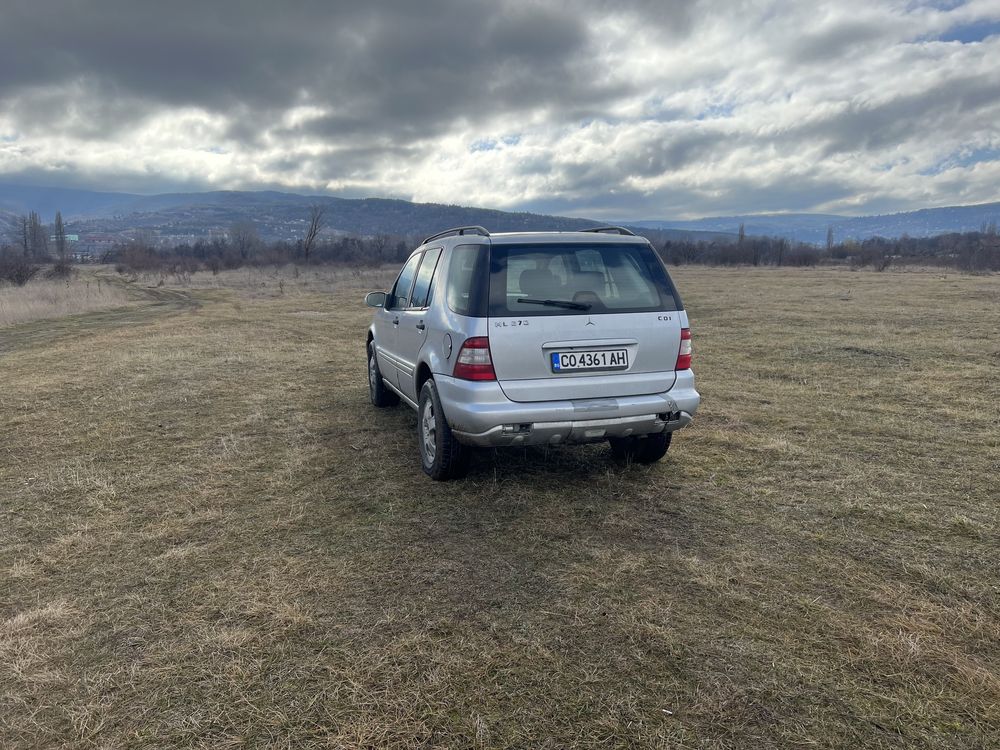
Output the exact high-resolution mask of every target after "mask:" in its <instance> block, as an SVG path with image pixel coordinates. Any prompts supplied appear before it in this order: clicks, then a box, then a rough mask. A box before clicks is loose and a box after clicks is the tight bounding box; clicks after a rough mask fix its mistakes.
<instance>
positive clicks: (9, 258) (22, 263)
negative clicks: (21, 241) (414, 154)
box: [0, 248, 40, 286]
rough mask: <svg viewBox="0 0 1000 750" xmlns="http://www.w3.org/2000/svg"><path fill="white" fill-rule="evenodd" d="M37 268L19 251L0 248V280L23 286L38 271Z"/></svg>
mask: <svg viewBox="0 0 1000 750" xmlns="http://www.w3.org/2000/svg"><path fill="white" fill-rule="evenodd" d="M39 268H40V266H38V265H37V264H35V263H32V262H31V260H30V259H29V258H26V257H24V255H23V254H22V253H20V252H16V251H14V250H11V249H9V248H5V249H3V250H0V281H6V282H8V283H11V284H14V285H15V286H24V285H25V284H27V283H28V282H29V281H30V280H31V279H32V278H33V277H34V276H35V274H37V273H38V271H39Z"/></svg>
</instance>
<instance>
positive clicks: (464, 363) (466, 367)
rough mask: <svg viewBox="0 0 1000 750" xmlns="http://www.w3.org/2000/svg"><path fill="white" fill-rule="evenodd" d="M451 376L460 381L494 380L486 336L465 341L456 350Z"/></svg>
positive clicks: (495, 377) (494, 374) (491, 359)
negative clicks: (456, 355)
mask: <svg viewBox="0 0 1000 750" xmlns="http://www.w3.org/2000/svg"><path fill="white" fill-rule="evenodd" d="M452 374H453V375H454V376H455V377H456V378H462V380H496V379H497V375H496V373H495V372H493V358H492V357H491V356H490V340H489V339H488V338H487V337H486V336H473V337H472V338H471V339H466V340H465V343H464V344H462V348H461V349H459V350H458V357H457V358H456V359H455V370H454V372H453V373H452Z"/></svg>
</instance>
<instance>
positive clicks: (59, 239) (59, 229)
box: [53, 211, 66, 264]
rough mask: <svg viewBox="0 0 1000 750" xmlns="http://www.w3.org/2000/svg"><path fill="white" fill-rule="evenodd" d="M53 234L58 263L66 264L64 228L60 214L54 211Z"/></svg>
mask: <svg viewBox="0 0 1000 750" xmlns="http://www.w3.org/2000/svg"><path fill="white" fill-rule="evenodd" d="M53 234H54V235H55V237H56V255H57V256H58V258H59V262H60V263H62V264H64V263H66V226H65V225H64V224H63V218H62V212H61V211H56V223H55V225H54V227H53Z"/></svg>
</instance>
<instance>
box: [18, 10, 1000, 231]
mask: <svg viewBox="0 0 1000 750" xmlns="http://www.w3.org/2000/svg"><path fill="white" fill-rule="evenodd" d="M0 71H2V74H0V181H4V182H21V183H30V184H42V185H53V186H71V187H87V188H94V189H104V190H126V191H132V192H142V193H153V192H162V191H166V190H175V189H198V190H200V189H261V188H277V189H284V190H291V191H296V192H309V193H329V194H333V195H341V196H345V197H358V196H391V197H400V198H406V199H409V200H417V201H433V202H445V203H459V204H463V205H477V206H487V207H495V208H504V209H516V210H534V211H541V212H545V213H560V214H567V215H581V216H589V217H594V218H617V219H633V220H635V219H643V218H693V217H698V216H706V215H721V214H732V213H750V212H770V211H823V212H836V213H846V214H862V213H875V212H887V211H895V210H906V209H911V208H921V207H926V206H936V205H950V204H958V203H977V202H986V201H994V200H1000V0H969V1H968V2H961V0H955V1H945V2H918V1H912V2H903V1H899V2H888V1H886V0H838V1H837V2H830V3H809V2H794V1H788V2H781V1H777V2H772V1H769V0H704V1H684V0H646V1H642V0H636V1H634V2H629V1H628V0H614V1H613V2H612V1H609V0H574V1H573V2H569V1H567V2H558V1H555V0H553V1H552V2H519V1H511V2H508V1H506V0H489V1H488V2H478V1H477V0H454V1H451V0H394V1H392V2H377V1H372V2H366V3H362V2H349V3H348V2H343V3H342V2H331V1H324V0H311V1H308V2H296V1H294V0H289V1H288V2H280V3H279V2H266V1H263V0H256V1H254V0H242V1H239V2H218V1H214V2H209V1H207V0H197V1H196V2H189V1H188V0H171V2H141V0H101V1H98V0H92V1H91V2H86V1H85V0H70V1H64V0H41V1H39V0H4V1H3V3H2V5H0Z"/></svg>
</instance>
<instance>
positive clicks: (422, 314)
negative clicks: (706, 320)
mask: <svg viewBox="0 0 1000 750" xmlns="http://www.w3.org/2000/svg"><path fill="white" fill-rule="evenodd" d="M365 302H366V304H368V305H369V306H371V307H375V308H377V310H376V311H375V315H374V319H373V321H372V325H371V328H370V329H369V330H368V386H369V390H370V393H371V401H372V403H373V404H374V405H375V406H379V407H384V406H392V405H395V404H397V403H398V402H399V400H400V399H402V400H403V401H405V402H406V403H407V404H409V405H410V406H411V407H413V408H414V409H416V410H417V433H418V443H419V446H420V458H421V461H422V463H423V468H424V471H425V472H426V473H427V474H428V475H429V476H431V477H432V478H434V479H450V478H452V477H458V476H462V475H463V474H464V472H465V470H466V468H467V466H468V460H469V453H470V449H471V448H473V447H490V446H509V445H556V444H562V443H591V442H597V441H601V440H608V441H609V442H610V444H611V450H612V453H613V454H614V455H615V456H616V457H619V458H625V459H630V460H634V461H639V462H643V463H651V462H653V461H658V460H659V459H660V458H662V457H663V455H664V454H665V453H666V452H667V448H668V447H669V446H670V438H671V436H672V434H673V432H674V430H677V429H680V428H681V427H684V426H686V425H688V424H689V423H690V422H691V418H692V415H693V414H694V412H695V409H697V407H698V402H699V401H700V396H699V395H698V392H697V391H696V390H695V388H694V374H693V373H692V371H691V330H690V328H689V326H688V319H687V313H686V312H685V311H684V306H683V305H682V304H681V299H680V297H679V296H678V294H677V290H676V289H675V288H674V285H673V282H672V281H671V280H670V276H669V275H668V274H667V270H666V268H664V266H663V263H662V262H661V261H660V259H659V257H658V256H657V255H656V253H655V252H654V251H653V248H652V247H651V246H650V244H649V242H648V241H647V240H646V239H644V238H642V237H636V236H635V235H633V234H632V233H631V232H629V231H628V230H626V229H621V228H619V227H599V228H596V229H590V230H587V231H583V232H519V233H509V234H507V233H505V234H490V233H489V232H487V231H486V230H485V229H483V228H482V227H460V228H456V229H449V230H447V231H445V232H441V233H440V234H435V235H434V236H432V237H428V238H427V239H426V240H424V242H423V244H421V246H420V247H419V248H417V249H416V250H414V251H413V254H412V255H410V257H409V259H408V260H407V261H406V264H405V265H404V266H403V269H402V270H401V271H400V272H399V276H398V277H397V278H396V282H395V283H394V284H393V286H392V289H391V290H390V291H388V292H371V293H369V294H368V295H367V296H366V297H365Z"/></svg>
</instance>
